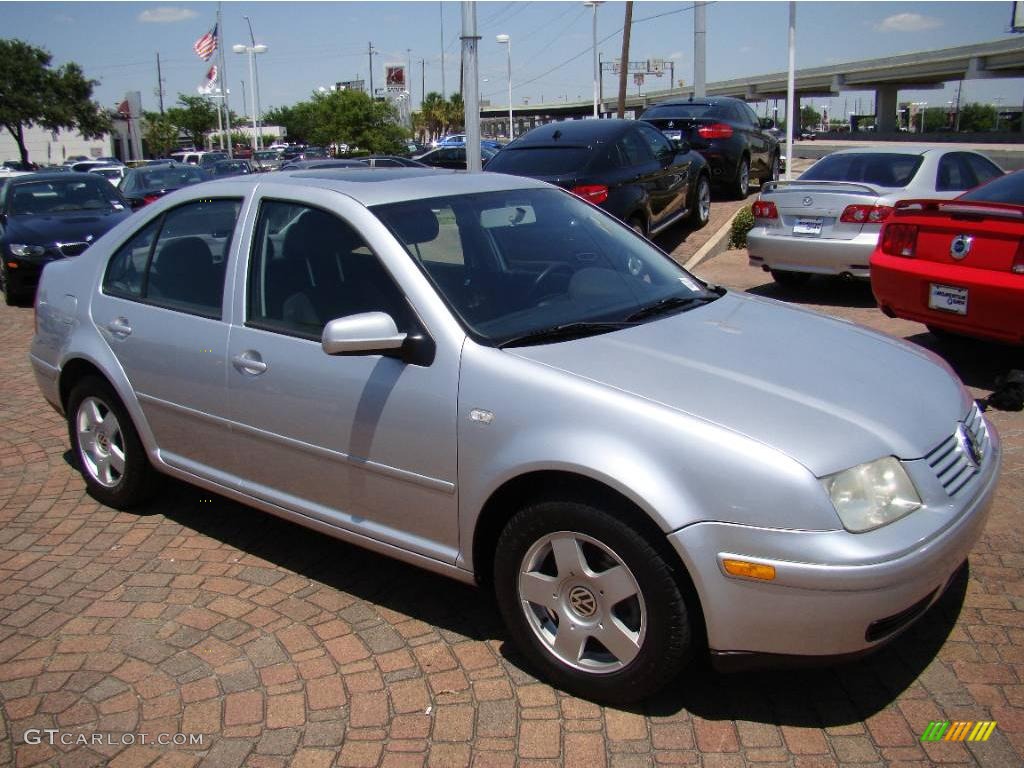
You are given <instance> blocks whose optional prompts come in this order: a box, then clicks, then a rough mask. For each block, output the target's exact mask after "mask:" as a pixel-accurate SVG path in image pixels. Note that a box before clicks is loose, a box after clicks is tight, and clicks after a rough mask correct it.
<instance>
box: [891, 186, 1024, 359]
mask: <svg viewBox="0 0 1024 768" xmlns="http://www.w3.org/2000/svg"><path fill="white" fill-rule="evenodd" d="M871 290H872V291H873V292H874V294H875V299H876V300H877V301H878V306H879V307H880V308H881V310H882V311H883V312H884V313H885V314H886V315H888V316H889V317H902V318H906V319H908V320H917V321H919V322H922V323H924V324H925V325H927V326H928V330H930V331H931V332H932V333H934V334H935V335H937V336H943V335H945V334H955V335H960V336H974V337H977V338H981V339H990V340H994V341H1003V342H1009V343H1011V344H1024V171H1018V172H1017V173H1012V174H1009V175H1008V176H1000V177H999V178H997V179H993V180H992V181H990V182H989V183H987V184H984V185H982V186H980V187H976V188H975V189H972V190H971V191H970V192H967V193H966V194H964V195H961V196H960V197H958V198H956V199H955V200H948V201H942V200H903V201H901V202H898V203H896V206H895V208H894V210H893V212H892V214H891V215H890V217H889V219H888V221H887V222H886V224H885V226H884V227H883V229H882V232H881V234H880V236H879V238H878V246H877V247H876V248H875V252H874V253H873V254H872V255H871Z"/></svg>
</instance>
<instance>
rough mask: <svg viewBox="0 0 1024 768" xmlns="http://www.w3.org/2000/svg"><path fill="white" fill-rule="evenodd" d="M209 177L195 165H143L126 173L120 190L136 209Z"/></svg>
mask: <svg viewBox="0 0 1024 768" xmlns="http://www.w3.org/2000/svg"><path fill="white" fill-rule="evenodd" d="M208 179H210V174H209V173H207V172H206V171H204V170H203V169H202V168H197V167H196V166H194V165H181V164H178V163H173V164H168V165H156V166H143V167H141V168H132V169H131V170H130V171H128V173H126V174H125V177H124V181H122V182H121V187H120V191H121V194H122V195H124V197H125V199H126V200H127V201H128V204H129V205H131V207H132V209H136V208H142V207H143V206H144V205H149V204H150V203H152V202H153V201H155V200H159V199H160V198H161V197H163V196H164V195H166V194H167V193H168V192H173V191H174V190H176V189H181V188H182V187H187V186H190V185H192V184H198V183H199V182H201V181H207V180H208Z"/></svg>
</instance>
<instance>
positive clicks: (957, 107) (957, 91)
mask: <svg viewBox="0 0 1024 768" xmlns="http://www.w3.org/2000/svg"><path fill="white" fill-rule="evenodd" d="M963 89H964V81H963V78H960V84H959V85H957V87H956V122H955V123H954V125H953V130H954V131H956V132H957V133H960V92H961V91H962V90H963ZM996 119H997V120H998V119H999V113H998V112H997V113H996Z"/></svg>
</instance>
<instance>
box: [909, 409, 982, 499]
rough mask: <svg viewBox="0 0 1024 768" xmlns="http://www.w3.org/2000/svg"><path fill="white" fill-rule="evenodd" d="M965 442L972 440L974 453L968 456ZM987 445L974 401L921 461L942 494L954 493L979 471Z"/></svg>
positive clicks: (979, 411)
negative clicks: (953, 430) (958, 424)
mask: <svg viewBox="0 0 1024 768" xmlns="http://www.w3.org/2000/svg"><path fill="white" fill-rule="evenodd" d="M968 442H973V444H974V446H975V447H976V452H975V453H976V455H972V451H971V447H970V445H968ZM990 444H991V441H990V439H989V434H988V428H987V427H986V426H985V419H984V418H983V417H982V415H981V409H980V408H978V404H977V403H974V404H973V405H972V406H971V410H970V413H968V414H967V418H966V419H964V421H963V422H962V423H961V426H958V427H957V430H956V432H954V433H953V434H952V435H950V436H949V437H948V438H946V439H945V440H943V441H942V442H941V443H939V444H938V445H937V446H936V447H935V448H934V449H932V451H931V452H930V453H928V455H927V456H925V460H926V461H927V462H928V466H930V467H931V468H932V471H933V472H935V476H936V477H937V478H938V479H939V482H940V483H942V487H943V488H945V489H946V493H948V494H949V495H950V496H955V495H956V494H957V493H959V492H960V491H961V490H962V489H963V487H964V486H965V485H967V483H968V482H969V481H970V479H971V478H972V477H974V476H975V475H976V474H978V472H979V471H981V465H982V464H983V463H984V462H985V457H986V456H988V450H989V447H990Z"/></svg>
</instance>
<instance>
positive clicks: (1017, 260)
mask: <svg viewBox="0 0 1024 768" xmlns="http://www.w3.org/2000/svg"><path fill="white" fill-rule="evenodd" d="M1010 271H1011V272H1013V273H1014V274H1015V275H1024V240H1021V241H1020V245H1018V246H1017V252H1016V253H1015V254H1013V264H1012V265H1011V266H1010Z"/></svg>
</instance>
